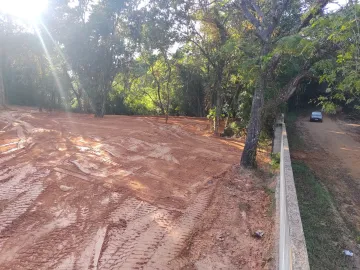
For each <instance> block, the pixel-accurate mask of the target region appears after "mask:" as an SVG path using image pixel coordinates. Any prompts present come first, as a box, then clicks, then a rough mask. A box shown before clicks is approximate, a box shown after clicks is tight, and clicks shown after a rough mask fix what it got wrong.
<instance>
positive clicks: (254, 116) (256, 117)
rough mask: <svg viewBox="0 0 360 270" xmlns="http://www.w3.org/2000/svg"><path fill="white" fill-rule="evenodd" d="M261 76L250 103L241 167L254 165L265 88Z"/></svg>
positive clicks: (263, 79)
mask: <svg viewBox="0 0 360 270" xmlns="http://www.w3.org/2000/svg"><path fill="white" fill-rule="evenodd" d="M261 75H262V76H260V78H259V84H258V86H257V88H256V89H255V93H254V97H253V101H252V106H251V114H250V122H249V126H248V128H247V136H246V142H245V147H244V150H243V153H242V156H241V161H240V164H241V165H242V166H243V167H254V166H255V164H256V150H257V145H258V142H259V137H260V131H261V113H262V108H263V105H264V88H265V87H266V76H264V75H263V74H261Z"/></svg>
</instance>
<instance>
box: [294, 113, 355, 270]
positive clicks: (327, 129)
mask: <svg viewBox="0 0 360 270" xmlns="http://www.w3.org/2000/svg"><path fill="white" fill-rule="evenodd" d="M297 125H298V126H299V128H298V130H303V133H304V134H303V138H304V142H305V144H306V145H307V149H308V150H307V151H305V152H303V153H301V152H293V153H292V156H293V157H294V158H295V159H303V160H304V161H305V162H306V163H307V164H308V166H310V167H311V169H312V170H313V171H314V172H315V173H316V174H317V175H318V177H319V178H321V179H326V182H325V183H324V184H325V186H326V188H327V189H328V190H329V191H330V192H331V193H332V195H333V196H334V199H335V200H336V205H337V208H338V212H339V214H340V216H341V218H342V222H345V224H346V225H347V226H345V225H343V228H344V231H346V227H347V228H349V229H350V230H351V231H352V233H350V232H348V236H349V239H346V240H347V241H348V242H347V243H346V246H343V247H342V248H347V249H352V250H353V251H355V253H356V254H355V257H356V258H355V260H356V261H357V263H356V265H357V266H356V267H355V269H360V257H359V255H360V249H359V246H358V245H357V244H356V240H359V239H356V237H357V236H359V235H360V234H359V233H360V140H359V139H360V136H359V134H358V133H357V130H356V128H358V127H360V125H357V124H352V123H347V122H344V121H340V120H336V119H332V118H329V117H325V118H324V122H323V123H311V122H309V119H308V118H300V119H299V120H298V123H297ZM324 229H326V228H324ZM356 235H357V236H356Z"/></svg>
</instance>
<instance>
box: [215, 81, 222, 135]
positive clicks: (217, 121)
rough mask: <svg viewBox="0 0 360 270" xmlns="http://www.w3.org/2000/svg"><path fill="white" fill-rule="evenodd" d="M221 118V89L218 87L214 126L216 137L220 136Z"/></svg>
mask: <svg viewBox="0 0 360 270" xmlns="http://www.w3.org/2000/svg"><path fill="white" fill-rule="evenodd" d="M220 116H221V101H220V87H217V88H216V111H215V125H214V134H215V135H219V127H220Z"/></svg>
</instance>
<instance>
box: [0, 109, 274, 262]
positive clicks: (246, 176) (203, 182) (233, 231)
mask: <svg viewBox="0 0 360 270" xmlns="http://www.w3.org/2000/svg"><path fill="white" fill-rule="evenodd" d="M207 129H208V122H207V121H206V119H196V118H193V119H190V118H170V123H169V124H164V123H163V119H161V118H156V117H127V116H107V117H105V118H104V119H95V118H93V116H91V115H78V114H66V113H52V114H48V113H38V112H36V111H34V110H33V111H31V110H29V109H24V108H23V109H22V108H16V109H14V110H12V111H2V112H0V153H1V155H0V269H182V268H183V269H267V268H268V267H269V265H270V264H271V261H272V255H271V247H272V246H271V244H272V230H273V229H272V217H271V215H269V207H270V204H271V198H270V196H269V195H267V194H266V193H265V192H264V189H263V188H262V187H261V186H260V185H259V183H260V182H261V180H259V179H256V178H255V177H254V176H253V175H252V174H251V173H250V172H247V171H241V172H240V174H239V169H238V168H237V167H236V166H234V164H236V163H237V162H238V160H239V157H240V153H241V148H242V143H241V142H239V141H235V140H226V139H221V138H214V137H212V136H210V135H209V134H207ZM259 229H261V230H263V231H265V232H266V234H265V237H264V238H262V239H255V238H254V237H252V233H253V232H254V231H255V230H259Z"/></svg>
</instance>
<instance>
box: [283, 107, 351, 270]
mask: <svg viewBox="0 0 360 270" xmlns="http://www.w3.org/2000/svg"><path fill="white" fill-rule="evenodd" d="M296 119H297V114H296V113H289V114H288V115H287V117H286V124H287V126H286V127H287V132H288V139H289V144H290V151H291V152H293V153H295V152H296V151H304V150H305V144H304V141H303V139H302V137H301V133H300V131H299V130H297V129H296V124H295V121H296ZM292 168H293V173H294V179H295V185H296V192H297V198H298V202H299V208H300V215H301V220H302V225H303V229H304V234H305V240H306V246H307V250H308V256H309V262H310V267H311V269H319V270H322V269H323V270H331V269H334V270H338V269H353V268H352V262H351V260H350V259H349V257H346V256H345V255H344V254H343V250H344V249H345V248H346V245H345V243H344V242H345V241H344V230H345V228H344V227H343V226H344V225H343V223H342V222H341V218H340V216H339V213H338V212H337V210H336V202H335V200H334V199H333V197H332V195H331V193H330V192H329V191H328V189H327V188H326V187H325V186H324V185H323V184H322V182H323V181H325V182H326V179H320V178H318V177H317V176H316V175H315V173H314V172H313V171H312V170H311V169H310V167H309V166H308V165H307V164H306V162H304V161H302V160H297V159H296V156H295V157H292Z"/></svg>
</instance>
